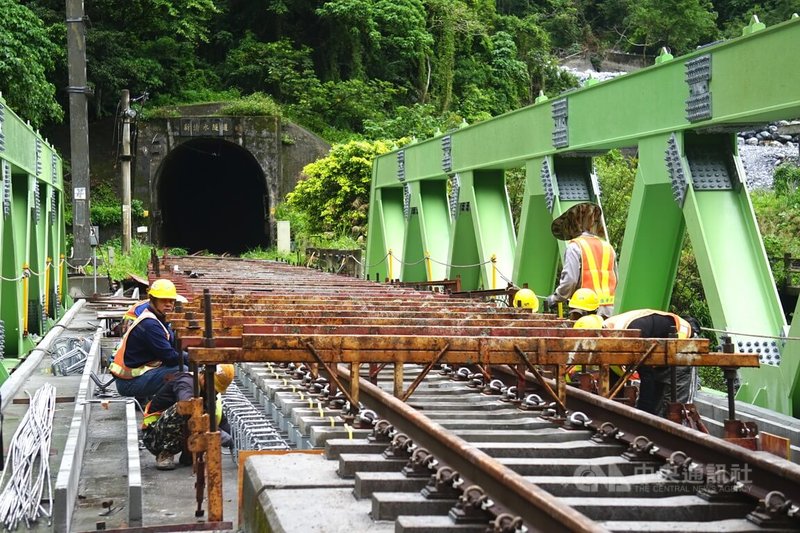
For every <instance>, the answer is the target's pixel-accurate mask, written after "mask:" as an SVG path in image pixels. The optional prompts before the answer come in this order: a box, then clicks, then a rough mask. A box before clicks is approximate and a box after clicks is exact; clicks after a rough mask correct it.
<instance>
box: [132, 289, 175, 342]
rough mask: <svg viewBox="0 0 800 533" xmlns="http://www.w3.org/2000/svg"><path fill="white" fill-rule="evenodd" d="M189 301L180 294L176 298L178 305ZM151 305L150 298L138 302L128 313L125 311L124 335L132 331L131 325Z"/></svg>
mask: <svg viewBox="0 0 800 533" xmlns="http://www.w3.org/2000/svg"><path fill="white" fill-rule="evenodd" d="M188 301H189V300H187V299H186V298H184V297H183V296H181V295H180V294H178V295H177V297H176V298H175V302H176V303H184V304H185V303H186V302H188ZM149 305H150V298H148V299H146V300H139V301H138V302H136V303H135V304H133V305H132V306H130V307H129V308H128V309H127V311H125V314H124V315H122V333H125V332H126V331H128V330H129V329H130V327H131V324H133V323H134V322H135V321H136V319H137V318H139V315H141V314H142V313H143V312H144V310H145V309H147V307H148V306H149Z"/></svg>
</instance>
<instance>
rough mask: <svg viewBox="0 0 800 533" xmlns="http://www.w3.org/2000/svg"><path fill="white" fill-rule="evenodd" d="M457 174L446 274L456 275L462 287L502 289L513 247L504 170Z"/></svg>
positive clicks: (509, 273)
mask: <svg viewBox="0 0 800 533" xmlns="http://www.w3.org/2000/svg"><path fill="white" fill-rule="evenodd" d="M459 176H460V188H459V210H458V216H457V218H456V223H455V226H456V227H455V231H454V238H453V241H452V250H451V254H450V257H451V261H450V262H451V265H453V266H451V269H450V277H451V278H452V277H455V276H456V275H459V274H460V275H461V285H462V288H464V289H465V290H469V289H479V288H482V289H500V288H504V287H506V285H507V283H508V282H507V281H506V280H509V281H510V280H511V277H512V274H513V268H514V250H515V247H516V237H515V235H514V223H513V220H512V217H511V209H510V207H509V203H508V195H507V193H506V186H505V173H504V172H503V171H502V170H481V171H473V172H463V173H460V174H459ZM470 232H471V233H472V234H471V235H470ZM477 265H480V266H477Z"/></svg>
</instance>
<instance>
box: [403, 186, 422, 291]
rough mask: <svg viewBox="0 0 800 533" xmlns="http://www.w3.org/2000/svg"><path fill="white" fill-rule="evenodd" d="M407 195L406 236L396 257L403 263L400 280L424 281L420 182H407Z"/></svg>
mask: <svg viewBox="0 0 800 533" xmlns="http://www.w3.org/2000/svg"><path fill="white" fill-rule="evenodd" d="M405 187H407V189H408V192H409V196H408V200H407V204H406V205H404V206H403V215H404V216H405V219H406V237H405V242H404V243H403V244H404V246H403V250H402V253H401V254H400V255H399V256H398V259H399V260H400V261H402V263H403V275H402V276H401V277H400V279H401V281H425V280H426V279H427V277H428V275H427V273H426V271H425V248H426V244H425V242H426V239H425V235H426V233H427V232H426V231H425V227H424V224H423V221H422V220H421V219H422V217H421V216H420V209H419V206H420V204H421V201H420V192H419V188H420V182H413V183H408V184H406V185H405Z"/></svg>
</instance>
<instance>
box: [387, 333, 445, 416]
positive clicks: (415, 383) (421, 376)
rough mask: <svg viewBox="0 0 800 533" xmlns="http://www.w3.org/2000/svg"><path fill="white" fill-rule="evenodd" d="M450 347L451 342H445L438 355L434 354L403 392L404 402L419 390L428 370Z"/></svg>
mask: <svg viewBox="0 0 800 533" xmlns="http://www.w3.org/2000/svg"><path fill="white" fill-rule="evenodd" d="M448 348H450V343H447V344H445V345H444V348H442V349H441V350H439V353H437V354H436V356H434V358H433V359H432V360H431V362H430V363H428V365H427V366H426V367H425V368H424V369H423V370H422V372H420V373H419V375H418V376H417V377H416V379H415V380H414V381H413V382H412V383H411V385H409V386H408V390H407V391H406V392H405V393H404V394H403V396H402V398H400V399H401V400H402V401H404V402H405V401H407V400H408V398H409V397H410V396H411V395H412V394H414V391H415V390H417V387H419V384H420V383H422V380H423V379H425V377H426V376H427V375H428V372H430V371H431V369H432V368H433V367H434V365H437V364H438V363H439V361H440V360H441V359H442V357H443V356H444V354H445V352H447V350H448ZM396 377H397V376H396V375H395V378H396ZM401 387H402V385H401Z"/></svg>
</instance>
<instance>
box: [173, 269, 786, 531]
mask: <svg viewBox="0 0 800 533" xmlns="http://www.w3.org/2000/svg"><path fill="white" fill-rule="evenodd" d="M158 270H159V271H161V272H165V273H168V275H169V276H170V277H171V279H173V281H175V283H176V285H178V287H179V291H180V292H182V293H183V294H185V295H187V296H189V297H190V303H189V304H188V305H187V306H185V307H184V309H182V310H179V311H178V312H177V313H176V314H175V316H174V317H172V322H173V325H174V327H176V330H177V331H178V333H179V335H180V338H181V342H182V344H183V346H184V347H187V348H189V352H190V356H191V359H192V360H193V361H195V362H196V363H202V364H206V365H213V364H219V363H222V362H237V363H239V382H240V385H241V387H242V389H243V390H246V391H248V393H249V395H250V399H251V400H252V401H253V403H254V404H255V405H256V406H257V407H260V408H263V409H264V413H265V415H268V416H270V417H271V418H272V420H273V421H274V422H275V423H276V424H277V425H278V426H279V428H280V430H281V431H282V432H283V437H284V442H285V443H286V445H287V446H288V447H298V448H307V447H314V446H323V445H324V448H325V453H326V456H327V457H328V458H329V459H335V460H337V461H338V467H337V469H338V472H339V474H340V475H341V476H343V477H344V478H345V479H352V480H353V493H354V494H355V496H356V498H361V499H365V498H366V499H369V500H371V507H370V509H371V511H370V512H371V517H372V519H374V520H375V522H374V524H373V526H371V527H374V528H376V529H375V530H376V531H379V530H384V529H385V528H387V527H388V528H389V529H385V530H395V531H404V532H405V531H407V532H411V531H439V530H442V531H445V530H447V531H484V530H487V528H489V529H488V530H489V531H502V532H505V531H522V530H525V529H527V530H543V531H555V530H577V531H595V530H597V531H602V530H612V531H708V530H713V531H762V530H769V531H776V530H777V531H792V530H797V529H798V527H800V522H798V519H797V517H796V514H797V511H798V507H797V505H796V503H794V502H798V501H800V499H799V498H800V467H798V466H797V465H794V464H792V463H789V462H787V461H783V460H781V459H778V458H776V457H774V456H771V455H768V454H765V453H763V452H753V451H751V450H747V449H745V448H743V447H741V446H738V445H735V444H732V443H729V442H726V441H723V440H720V439H716V438H714V437H710V436H708V435H706V434H703V433H700V432H698V431H695V430H692V429H689V428H685V427H683V426H681V425H678V424H674V423H672V422H668V421H666V420H663V419H659V418H656V417H653V416H650V415H647V414H646V413H642V412H639V411H637V410H635V409H633V408H631V407H629V406H627V405H625V404H624V403H622V402H620V401H615V400H613V399H610V398H611V397H612V396H613V394H614V391H612V390H610V387H609V384H608V381H607V377H605V378H604V376H607V365H610V364H626V365H636V364H639V363H642V362H647V363H650V364H674V365H684V364H691V365H696V366H699V365H717V366H726V367H735V366H755V365H757V357H756V356H755V355H742V354H735V355H734V354H730V353H714V352H711V351H709V347H708V342H707V341H697V340H677V339H640V338H637V337H634V336H632V335H630V333H631V332H623V335H622V336H621V335H620V332H608V331H596V330H574V329H572V328H571V327H569V324H568V323H566V322H565V321H563V320H559V319H557V317H554V316H552V315H531V314H530V313H523V310H520V309H513V308H508V307H502V306H498V304H497V303H494V302H493V303H487V302H479V301H471V302H470V301H464V300H463V299H452V298H448V297H447V296H446V295H441V294H432V293H421V292H418V291H413V290H410V289H407V288H404V287H399V286H388V285H384V284H377V283H372V282H367V281H363V280H357V279H353V278H343V277H338V276H334V275H330V274H324V273H320V272H316V271H310V270H308V269H303V268H298V267H291V266H289V265H286V264H280V263H268V262H257V261H247V260H224V259H215V258H200V257H190V258H186V257H180V258H169V257H168V258H163V259H162V260H161V261H160V263H159V264H158ZM201 302H202V303H201ZM568 364H587V365H599V367H600V369H601V371H600V374H599V375H600V378H599V379H598V383H597V389H598V392H599V393H600V394H599V395H597V394H590V393H588V392H585V391H582V390H579V389H577V388H573V387H568V386H566V384H565V379H564V376H565V373H566V369H567V366H568ZM545 369H549V370H548V371H547V372H545ZM355 374H358V375H359V379H351V376H352V375H355ZM329 422H330V423H329ZM331 426H333V427H331ZM359 427H360V429H359ZM345 435H348V437H346V438H337V437H343V436H345ZM350 437H352V438H350ZM387 487H388V488H389V489H391V490H385V489H386V488H387ZM397 487H402V490H394V489H395V488H397ZM250 503H253V502H250ZM318 505H325V504H324V502H320V503H319V504H318ZM358 508H359V509H361V510H360V511H358V512H361V513H362V514H363V512H364V506H363V505H361V506H360V507H358ZM340 511H342V510H341V509H340ZM389 520H391V521H393V525H391V526H388V525H387V522H386V521H389ZM245 522H246V521H245ZM240 526H243V524H242V523H240ZM273 526H274V524H273ZM244 527H245V529H247V525H246V524H244ZM322 530H326V529H324V528H323V529H322Z"/></svg>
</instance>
